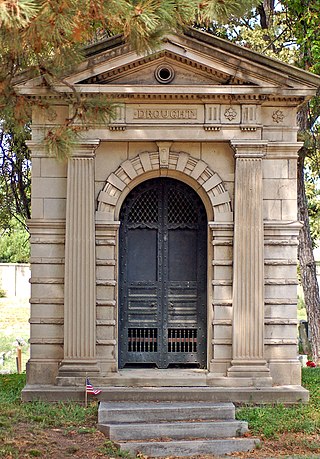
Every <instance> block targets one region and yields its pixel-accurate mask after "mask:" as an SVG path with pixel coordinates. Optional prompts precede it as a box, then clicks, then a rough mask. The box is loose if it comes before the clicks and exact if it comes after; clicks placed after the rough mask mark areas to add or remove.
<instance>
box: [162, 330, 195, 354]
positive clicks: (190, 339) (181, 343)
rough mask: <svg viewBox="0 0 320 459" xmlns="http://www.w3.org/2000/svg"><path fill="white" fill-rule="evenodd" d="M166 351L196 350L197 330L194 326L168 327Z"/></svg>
mask: <svg viewBox="0 0 320 459" xmlns="http://www.w3.org/2000/svg"><path fill="white" fill-rule="evenodd" d="M168 352H197V330H196V329H194V328H169V329H168Z"/></svg>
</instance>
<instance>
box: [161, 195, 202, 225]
mask: <svg viewBox="0 0 320 459" xmlns="http://www.w3.org/2000/svg"><path fill="white" fill-rule="evenodd" d="M197 222H198V210H197V208H196V207H195V205H194V202H193V201H192V200H190V196H186V195H185V194H183V193H182V192H181V191H178V190H176V189H171V190H170V191H169V194H168V223H169V224H170V223H171V224H175V225H178V226H179V227H185V226H188V227H189V226H193V225H195V224H196V223H197Z"/></svg>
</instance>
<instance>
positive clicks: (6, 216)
mask: <svg viewBox="0 0 320 459" xmlns="http://www.w3.org/2000/svg"><path fill="white" fill-rule="evenodd" d="M0 97H1V96H0ZM4 118H5V116H4ZM29 137H30V127H29V126H28V125H25V126H24V127H23V128H22V129H21V128H19V127H17V126H14V123H13V121H12V120H8V119H7V120H5V119H3V121H2V122H0V231H3V230H6V229H11V228H12V222H13V217H15V218H17V219H19V220H20V221H21V222H22V221H23V222H24V221H25V220H26V219H28V218H30V216H31V213H30V202H31V197H30V182H31V162H30V152H29V150H28V148H27V146H26V143H25V142H26V140H28V139H29Z"/></svg>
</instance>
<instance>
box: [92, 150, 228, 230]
mask: <svg viewBox="0 0 320 459" xmlns="http://www.w3.org/2000/svg"><path fill="white" fill-rule="evenodd" d="M164 169H167V170H168V171H170V173H171V174H172V172H173V173H174V174H177V175H178V174H179V176H180V177H182V176H183V175H185V176H189V177H190V178H191V179H192V180H193V181H195V182H196V184H197V189H198V190H199V189H202V190H203V192H204V193H205V194H206V195H207V196H208V198H209V201H210V205H211V206H212V213H213V215H214V220H217V221H232V220H233V212H232V208H231V197H230V194H229V192H228V191H227V190H226V188H225V185H224V183H223V181H222V179H221V177H220V176H219V174H217V173H216V172H215V171H213V170H212V169H211V168H210V167H209V166H208V164H207V163H206V162H204V161H203V160H201V159H198V158H194V157H193V156H191V155H189V154H188V153H186V152H175V151H169V158H168V162H167V164H166V168H163V167H161V165H160V153H159V151H157V152H155V151H153V152H148V151H144V152H142V153H139V154H138V155H137V156H135V157H134V158H132V159H127V160H125V161H124V162H123V163H122V164H121V165H120V166H119V167H118V169H117V170H116V171H114V172H112V173H111V174H110V175H109V177H108V178H107V180H106V183H105V185H104V187H103V189H102V190H101V191H100V193H99V195H98V209H97V211H98V213H99V216H100V218H103V215H104V214H106V215H107V216H108V220H110V216H112V215H113V216H114V219H116V218H115V217H116V216H115V209H116V207H117V204H118V201H119V199H120V198H121V195H122V194H123V192H124V190H128V189H129V188H131V186H130V185H131V183H132V182H134V181H136V180H138V179H139V178H140V179H141V178H142V177H143V176H144V175H150V173H153V174H154V175H153V176H154V177H155V176H157V172H158V175H159V176H161V175H163V171H164ZM181 174H182V175H181ZM169 175H170V174H169ZM140 181H141V180H140Z"/></svg>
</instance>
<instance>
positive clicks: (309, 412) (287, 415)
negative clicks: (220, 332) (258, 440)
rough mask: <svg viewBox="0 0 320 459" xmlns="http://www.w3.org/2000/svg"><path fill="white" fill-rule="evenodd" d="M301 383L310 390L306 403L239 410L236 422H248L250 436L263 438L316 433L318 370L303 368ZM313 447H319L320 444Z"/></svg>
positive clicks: (318, 421) (319, 408)
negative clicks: (286, 433) (288, 433)
mask: <svg viewBox="0 0 320 459" xmlns="http://www.w3.org/2000/svg"><path fill="white" fill-rule="evenodd" d="M302 384H303V386H304V387H306V388H307V389H308V390H309V391H310V403H309V404H307V405H303V404H300V405H294V406H284V405H281V404H279V405H268V406H255V407H250V406H248V407H242V408H239V409H238V410H237V419H240V420H245V421H248V423H249V429H250V430H251V432H252V434H253V435H257V436H263V437H265V438H275V439H276V438H277V437H278V436H279V435H280V434H283V433H285V432H292V433H300V432H301V433H304V434H320V368H303V369H302ZM319 442H320V440H319ZM314 446H315V449H316V448H320V443H317V444H316V445H314Z"/></svg>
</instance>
